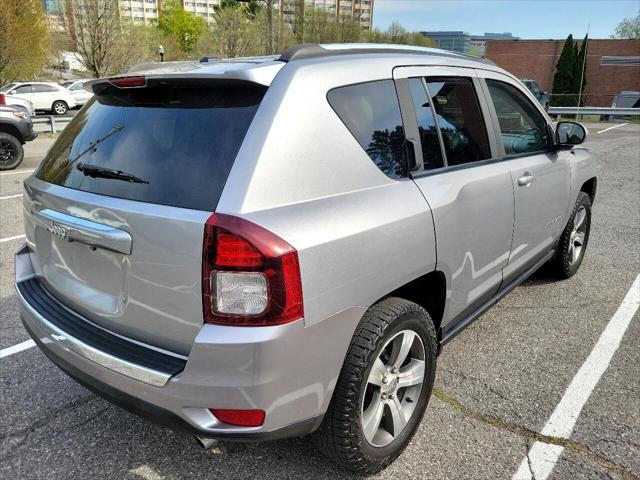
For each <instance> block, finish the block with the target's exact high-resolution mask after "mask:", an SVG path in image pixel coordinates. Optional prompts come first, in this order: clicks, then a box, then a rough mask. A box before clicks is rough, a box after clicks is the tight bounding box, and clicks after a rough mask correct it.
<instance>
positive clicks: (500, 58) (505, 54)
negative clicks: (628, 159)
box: [485, 40, 640, 107]
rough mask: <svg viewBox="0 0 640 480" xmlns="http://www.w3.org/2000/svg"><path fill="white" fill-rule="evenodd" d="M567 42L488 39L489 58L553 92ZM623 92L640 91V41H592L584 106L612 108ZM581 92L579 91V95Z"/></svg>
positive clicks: (487, 55)
mask: <svg viewBox="0 0 640 480" xmlns="http://www.w3.org/2000/svg"><path fill="white" fill-rule="evenodd" d="M564 42H565V41H564V40H514V41H509V40H497V41H492V40H488V41H487V42H486V53H485V56H486V58H488V59H490V60H492V61H493V62H495V63H496V64H497V65H498V66H500V67H502V68H504V69H505V70H508V71H509V72H511V73H513V74H514V75H516V76H517V77H518V78H531V79H533V80H535V81H537V82H538V84H539V85H540V88H541V89H542V90H546V91H548V92H551V89H552V86H553V76H554V74H555V69H556V62H557V61H558V57H559V56H560V52H562V47H563V46H564ZM623 90H635V91H640V40H589V49H588V51H587V69H586V86H585V91H584V94H585V95H586V98H585V102H584V105H586V106H590V107H610V106H611V102H612V101H613V97H615V96H616V95H618V94H619V93H620V92H621V91H623ZM575 93H578V92H575Z"/></svg>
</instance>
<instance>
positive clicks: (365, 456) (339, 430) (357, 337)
mask: <svg viewBox="0 0 640 480" xmlns="http://www.w3.org/2000/svg"><path fill="white" fill-rule="evenodd" d="M405 330H411V331H413V333H416V334H417V335H418V336H419V337H420V340H421V341H422V345H423V346H424V367H425V368H424V379H423V383H422V388H421V390H420V393H419V396H418V399H417V401H415V403H416V405H415V409H414V410H413V412H412V413H411V415H410V417H409V419H408V421H407V423H406V426H405V427H404V428H403V429H402V430H400V432H399V434H398V436H397V438H394V439H393V440H392V441H391V442H390V443H388V444H387V445H384V446H374V445H373V444H372V443H369V441H368V440H367V439H366V437H365V434H364V431H363V424H362V407H363V405H362V403H363V402H364V401H365V394H366V392H367V390H366V388H367V384H368V378H369V374H370V372H371V369H372V366H373V362H374V361H375V360H376V359H378V358H379V357H380V356H381V355H384V353H383V351H382V348H383V347H384V346H385V345H386V344H387V342H388V341H389V340H390V339H392V338H394V336H395V335H396V334H398V335H400V333H399V332H402V331H405ZM436 355H437V337H436V332H435V329H434V326H433V322H432V320H431V317H430V316H429V314H428V313H427V311H426V310H425V309H424V308H422V307H420V306H419V305H416V304H415V303H412V302H409V301H407V300H403V299H400V298H387V299H385V300H383V301H381V302H380V303H378V304H376V305H374V306H373V307H371V308H370V309H369V310H368V311H367V313H365V315H364V316H363V318H362V320H361V321H360V323H359V325H358V327H357V329H356V331H355V333H354V336H353V339H352V340H351V345H350V346H349V350H348V352H347V356H346V358H345V361H344V364H343V367H342V371H341V372H340V376H339V378H338V382H337V384H336V387H335V390H334V393H333V398H332V400H331V404H330V405H329V409H328V411H327V413H326V415H325V417H324V419H323V423H322V425H321V426H320V428H319V429H318V430H317V431H316V432H315V433H314V436H313V437H314V440H315V442H316V444H317V446H318V447H319V448H320V449H321V450H322V451H323V452H324V453H325V454H326V455H327V456H328V457H329V458H330V459H331V460H333V461H335V462H336V463H338V464H340V465H341V466H343V467H344V468H346V469H348V470H350V471H352V472H356V473H360V474H371V473H375V472H379V471H380V470H382V469H384V468H386V467H387V466H388V465H389V464H390V463H391V462H393V461H394V460H395V459H396V458H397V457H398V456H399V455H400V454H401V453H402V451H403V450H404V449H405V447H406V446H407V445H408V444H409V441H410V440H411V438H412V437H413V434H414V433H415V431H416V429H417V427H418V426H419V424H420V420H421V419H422V416H423V414H424V411H425V409H426V407H427V403H428V401H429V397H430V396H431V390H432V388H433V381H434V378H435V371H436ZM400 371H401V370H400ZM401 395H404V394H403V393H402V392H401V390H400V389H398V390H397V395H396V396H397V397H400V396H401ZM391 397H393V396H391ZM404 400H406V399H403V401H404ZM398 401H399V398H398ZM409 401H410V403H413V401H414V400H412V399H409ZM405 405H406V404H405ZM383 408H387V407H383Z"/></svg>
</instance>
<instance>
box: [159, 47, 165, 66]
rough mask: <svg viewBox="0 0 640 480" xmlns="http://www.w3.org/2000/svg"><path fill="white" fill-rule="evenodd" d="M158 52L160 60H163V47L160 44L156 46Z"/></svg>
mask: <svg viewBox="0 0 640 480" xmlns="http://www.w3.org/2000/svg"><path fill="white" fill-rule="evenodd" d="M158 53H159V54H160V61H161V62H164V47H163V46H162V45H160V46H159V47H158Z"/></svg>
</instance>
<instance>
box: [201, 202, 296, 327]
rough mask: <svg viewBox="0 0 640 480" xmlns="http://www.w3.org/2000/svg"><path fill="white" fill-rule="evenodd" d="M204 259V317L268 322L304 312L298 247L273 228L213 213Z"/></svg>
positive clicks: (216, 320) (287, 319) (230, 321)
mask: <svg viewBox="0 0 640 480" xmlns="http://www.w3.org/2000/svg"><path fill="white" fill-rule="evenodd" d="M202 264H203V267H202V273H203V279H202V285H203V305H204V318H205V321H206V322H208V323H217V324H223V325H244V326H266V325H279V324H283V323H288V322H292V321H294V320H298V319H299V318H302V317H303V316H304V310H303V304H302V283H301V279H300V264H299V262H298V252H297V251H296V249H295V248H293V247H292V246H291V245H289V244H288V243H287V242H285V241H284V240H282V239H281V238H280V237H278V236H277V235H275V234H273V233H271V232H270V231H268V230H266V229H264V228H262V227H260V226H258V225H255V224H254V223H251V222H249V221H247V220H244V219H242V218H238V217H233V216H231V215H224V214H220V213H214V214H213V215H211V217H209V219H208V220H207V222H206V224H205V229H204V248H203V256H202Z"/></svg>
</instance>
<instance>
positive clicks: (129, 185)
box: [36, 87, 264, 211]
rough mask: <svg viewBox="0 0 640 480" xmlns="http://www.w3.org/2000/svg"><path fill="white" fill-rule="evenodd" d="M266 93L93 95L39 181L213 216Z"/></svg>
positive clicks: (51, 155)
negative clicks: (118, 177)
mask: <svg viewBox="0 0 640 480" xmlns="http://www.w3.org/2000/svg"><path fill="white" fill-rule="evenodd" d="M263 95H264V89H263V88H262V87H260V88H254V89H247V88H244V89H238V88H235V89H232V88H216V89H213V88H206V89H204V88H189V89H187V88H144V89H135V90H129V91H126V92H125V93H122V92H119V93H117V94H109V95H101V96H98V97H94V99H93V100H91V101H90V102H89V105H88V107H85V108H84V109H82V110H80V112H78V114H77V115H76V116H75V117H74V119H73V121H72V122H71V123H69V125H68V126H67V127H66V128H65V129H64V130H63V132H62V134H61V135H60V137H59V138H58V140H57V141H56V143H55V144H54V145H53V147H52V148H51V150H50V151H49V153H48V154H47V156H46V157H45V159H44V160H43V161H42V164H41V166H40V168H39V169H38V171H37V173H36V176H37V177H38V178H40V179H41V180H44V181H47V182H50V183H54V184H57V185H62V186H65V187H68V188H74V189H77V190H82V191H86V192H92V193H97V194H100V195H108V196H112V197H119V198H126V199H130V200H138V201H143V202H150V203H156V204H163V205H170V206H175V207H184V208H190V209H197V210H206V211H212V210H213V209H215V207H216V205H217V202H218V199H219V197H220V195H221V194H222V188H223V187H224V183H225V181H226V179H227V176H228V174H229V171H230V170H231V166H232V165H233V162H234V160H235V157H236V154H237V153H238V150H239V149H240V145H241V144H242V141H243V140H244V136H245V134H246V132H247V130H248V128H249V125H250V124H251V121H252V120H253V116H254V114H255V112H256V110H257V108H258V106H259V103H260V100H261V99H262V96H263ZM80 164H82V165H80ZM78 167H80V168H78ZM99 169H103V170H102V171H101V170H99ZM87 171H91V172H98V173H99V174H96V175H87V174H86V172H87ZM105 171H111V172H126V175H127V176H130V177H135V178H138V179H140V180H143V181H141V182H131V181H126V182H123V181H120V180H119V179H116V178H114V176H113V174H112V173H108V172H107V174H106V175H105V173H104V172H105ZM120 176H121V177H122V175H120Z"/></svg>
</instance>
